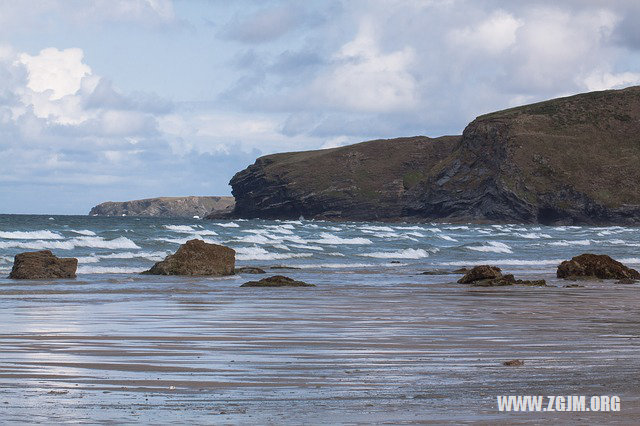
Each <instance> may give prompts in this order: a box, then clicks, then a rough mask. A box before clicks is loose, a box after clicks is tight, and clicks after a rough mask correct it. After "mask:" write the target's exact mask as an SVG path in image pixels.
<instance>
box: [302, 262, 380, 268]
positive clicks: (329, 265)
mask: <svg viewBox="0 0 640 426" xmlns="http://www.w3.org/2000/svg"><path fill="white" fill-rule="evenodd" d="M372 266H376V265H374V264H373V263H308V264H304V265H296V267H298V268H301V269H315V268H330V269H346V268H370V267H372Z"/></svg>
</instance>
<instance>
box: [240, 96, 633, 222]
mask: <svg viewBox="0 0 640 426" xmlns="http://www.w3.org/2000/svg"><path fill="white" fill-rule="evenodd" d="M639 184H640V87H631V88H627V89H623V90H610V91H603V92H592V93H585V94H581V95H576V96H571V97H566V98H559V99H553V100H550V101H546V102H540V103H536V104H531V105H527V106H523V107H517V108H512V109H508V110H504V111H499V112H496V113H492V114H487V115H484V116H480V117H478V118H477V119H475V120H474V121H473V122H471V123H470V124H469V125H468V126H467V127H466V128H465V130H464V132H463V134H462V136H457V137H456V136H450V137H443V138H437V139H430V138H426V137H414V138H401V139H392V140H377V141H371V142H364V143H360V144H356V145H351V146H347V147H341V148H335V149H329V150H319V151H309V152H298V153H285V154H275V155H269V156H266V157H262V158H259V159H258V160H257V161H256V162H255V164H253V165H252V166H250V167H248V168H247V169H245V170H243V171H241V172H239V173H237V174H236V175H235V176H234V177H233V179H232V180H231V186H232V188H233V191H232V192H233V195H234V196H235V198H236V207H235V210H234V215H236V216H240V217H262V218H294V217H298V216H301V215H302V216H304V217H306V218H328V219H343V220H376V219H379V220H420V221H422V220H445V221H473V222H521V223H543V224H554V223H562V224H640V188H639Z"/></svg>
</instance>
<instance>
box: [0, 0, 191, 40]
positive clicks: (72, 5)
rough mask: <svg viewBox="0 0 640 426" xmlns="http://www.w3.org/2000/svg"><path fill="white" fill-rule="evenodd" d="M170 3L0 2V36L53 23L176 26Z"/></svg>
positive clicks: (152, 0) (151, 0)
mask: <svg viewBox="0 0 640 426" xmlns="http://www.w3.org/2000/svg"><path fill="white" fill-rule="evenodd" d="M177 21H178V20H177V19H176V16H175V12H174V8H173V2H172V1H171V0H47V1H40V0H21V1H3V2H0V33H3V32H4V33H15V32H23V31H33V30H34V29H35V28H37V29H39V30H43V29H49V28H52V27H53V24H54V23H55V22H65V23H66V24H70V25H74V26H78V27H85V28H86V27H93V26H96V25H97V26H103V25H106V24H137V25H143V26H146V27H149V28H157V27H166V26H169V25H174V24H179V22H177Z"/></svg>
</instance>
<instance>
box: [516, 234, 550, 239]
mask: <svg viewBox="0 0 640 426" xmlns="http://www.w3.org/2000/svg"><path fill="white" fill-rule="evenodd" d="M516 235H517V236H518V237H521V238H526V239H529V240H538V239H540V238H552V237H551V235H549V234H543V233H541V232H527V233H522V232H518V233H516Z"/></svg>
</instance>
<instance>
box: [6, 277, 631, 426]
mask: <svg viewBox="0 0 640 426" xmlns="http://www.w3.org/2000/svg"><path fill="white" fill-rule="evenodd" d="M291 276H292V277H294V278H296V279H298V278H300V279H304V280H305V281H308V282H314V283H316V284H318V287H316V288H295V289H247V288H242V289H240V288H238V285H239V284H240V283H242V282H244V281H247V279H246V278H247V277H244V279H243V278H241V277H238V278H233V279H226V280H220V281H215V280H208V279H175V278H172V279H168V278H167V279H161V278H150V277H137V276H129V277H124V278H123V277H119V278H113V279H110V280H104V281H101V282H98V283H96V282H93V281H92V282H89V281H83V280H82V279H78V280H75V281H66V282H58V283H47V282H39V283H34V282H15V281H9V280H2V281H0V360H1V362H0V423H3V424H7V423H16V424H17V423H25V422H27V423H35V422H42V423H52V422H53V423H58V422H80V423H85V422H86V423H132V422H141V423H167V422H172V421H176V422H183V423H193V424H204V423H212V422H222V423H243V424H246V423H255V424H265V423H266V424H276V423H283V422H284V423H303V422H304V423H371V422H389V423H407V424H411V423H429V422H433V423H443V422H447V421H452V422H458V423H459V422H480V423H485V424H496V423H523V424H525V423H530V424H537V423H547V422H548V423H558V422H562V423H585V422H587V423H619V424H632V423H637V422H639V421H640V376H639V373H640V285H637V284H635V285H622V284H613V283H610V282H602V283H587V284H585V285H586V287H585V288H563V287H550V288H530V287H511V288H490V289H486V288H485V289H478V288H471V287H467V286H464V285H459V284H453V283H451V282H449V281H452V280H453V279H454V278H455V277H449V276H409V275H406V276H395V277H393V276H387V275H385V276H377V275H375V274H370V275H366V274H347V273H343V274H342V275H337V274H333V275H331V274H318V273H298V274H294V275H291ZM536 276H537V277H540V274H538V275H536ZM543 277H544V278H547V279H549V280H550V284H552V285H559V286H563V285H565V284H566V283H565V282H559V281H556V280H554V279H553V278H551V277H550V276H549V275H547V276H543ZM249 278H252V277H249ZM153 280H155V282H154V281H153ZM510 359H522V360H524V361H525V365H524V366H522V367H505V366H503V365H502V362H503V361H506V360H510ZM518 394H520V395H585V396H587V399H589V397H590V396H592V395H619V396H620V398H621V411H620V412H617V413H615V412H610V413H586V412H583V413H559V412H555V413H499V412H498V408H497V403H496V395H518Z"/></svg>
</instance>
